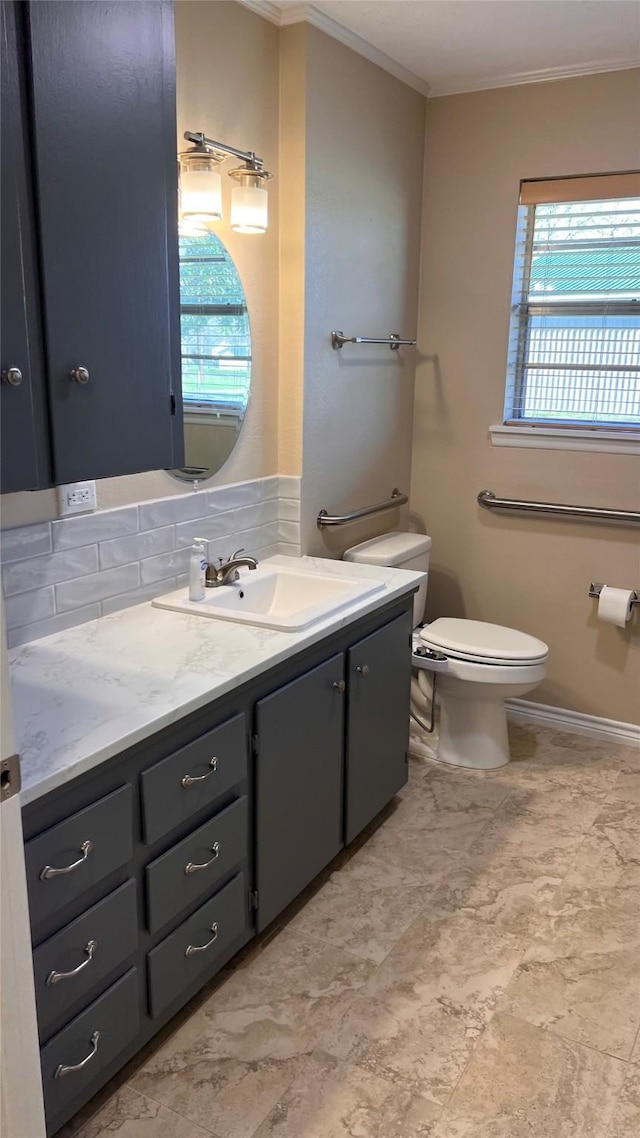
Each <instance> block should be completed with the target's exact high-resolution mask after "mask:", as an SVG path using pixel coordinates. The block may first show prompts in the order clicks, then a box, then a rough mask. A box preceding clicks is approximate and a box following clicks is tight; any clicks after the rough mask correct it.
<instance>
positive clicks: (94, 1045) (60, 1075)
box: [53, 1031, 100, 1079]
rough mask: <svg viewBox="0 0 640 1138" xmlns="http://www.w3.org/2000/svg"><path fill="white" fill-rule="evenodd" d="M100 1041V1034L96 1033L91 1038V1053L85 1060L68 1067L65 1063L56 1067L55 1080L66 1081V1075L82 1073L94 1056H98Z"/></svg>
mask: <svg viewBox="0 0 640 1138" xmlns="http://www.w3.org/2000/svg"><path fill="white" fill-rule="evenodd" d="M99 1039H100V1032H99V1031H94V1033H93V1035H92V1036H91V1051H90V1052H89V1054H88V1055H87V1056H85V1058H84V1059H82V1060H81V1061H80V1062H79V1063H72V1064H70V1065H69V1066H67V1065H66V1064H65V1063H61V1064H60V1066H59V1067H56V1069H55V1074H54V1076H53V1077H54V1079H64V1077H65V1075H71V1074H73V1072H74V1071H81V1070H82V1068H83V1067H86V1065H87V1063H90V1062H91V1060H92V1059H93V1057H94V1055H97V1054H98V1040H99Z"/></svg>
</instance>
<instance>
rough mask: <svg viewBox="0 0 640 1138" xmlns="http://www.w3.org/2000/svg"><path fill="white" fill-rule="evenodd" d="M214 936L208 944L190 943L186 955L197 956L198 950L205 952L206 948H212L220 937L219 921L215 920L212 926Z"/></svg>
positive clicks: (185, 951)
mask: <svg viewBox="0 0 640 1138" xmlns="http://www.w3.org/2000/svg"><path fill="white" fill-rule="evenodd" d="M211 932H212V933H213V936H212V937H211V940H208V941H207V943H206V944H188V945H187V947H186V948H185V950H184V954H185V956H195V954H196V952H204V950H205V948H211V945H212V944H213V942H214V941H216V940H217V939H218V922H217V921H214V922H213V924H212V926H211Z"/></svg>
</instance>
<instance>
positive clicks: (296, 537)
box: [278, 518, 300, 545]
mask: <svg viewBox="0 0 640 1138" xmlns="http://www.w3.org/2000/svg"><path fill="white" fill-rule="evenodd" d="M278 540H279V541H286V542H289V543H290V544H291V545H299V544H300V522H289V521H287V520H286V519H285V518H281V519H280V521H279V522H278Z"/></svg>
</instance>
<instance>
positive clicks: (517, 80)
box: [429, 59, 640, 99]
mask: <svg viewBox="0 0 640 1138" xmlns="http://www.w3.org/2000/svg"><path fill="white" fill-rule="evenodd" d="M638 67H640V59H638V60H637V61H636V62H635V63H630V62H629V60H628V59H597V60H595V61H593V62H591V63H575V64H573V65H571V66H568V67H543V68H541V69H540V70H538V71H514V72H513V73H512V74H506V75H496V76H493V77H492V78H490V79H469V80H460V81H459V82H454V83H451V84H448V83H442V84H435V85H432V86H431V90H430V91H429V97H430V98H431V99H439V98H442V97H443V96H444V95H470V94H472V92H473V91H493V90H495V89H497V88H499V87H521V86H524V85H526V84H527V83H552V82H554V80H558V79H577V78H579V77H580V76H581V75H601V74H602V73H603V72H606V71H633V70H635V69H636V68H638Z"/></svg>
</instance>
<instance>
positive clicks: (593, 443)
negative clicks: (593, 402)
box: [489, 423, 640, 454]
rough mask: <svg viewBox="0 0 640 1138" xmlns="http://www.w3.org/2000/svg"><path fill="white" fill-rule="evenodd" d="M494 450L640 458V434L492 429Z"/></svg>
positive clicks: (598, 429)
mask: <svg viewBox="0 0 640 1138" xmlns="http://www.w3.org/2000/svg"><path fill="white" fill-rule="evenodd" d="M489 432H490V435H491V443H492V445H493V446H494V447H527V448H528V449H530V450H590V451H600V452H602V453H605V454H640V431H608V430H606V428H604V427H595V428H585V429H580V428H579V427H578V428H575V427H574V428H571V429H570V430H569V429H564V428H562V427H529V426H525V425H524V424H523V425H522V426H517V427H515V426H507V425H506V424H504V423H499V424H496V425H494V426H492V427H489Z"/></svg>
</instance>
